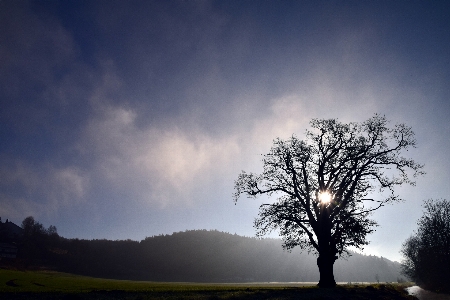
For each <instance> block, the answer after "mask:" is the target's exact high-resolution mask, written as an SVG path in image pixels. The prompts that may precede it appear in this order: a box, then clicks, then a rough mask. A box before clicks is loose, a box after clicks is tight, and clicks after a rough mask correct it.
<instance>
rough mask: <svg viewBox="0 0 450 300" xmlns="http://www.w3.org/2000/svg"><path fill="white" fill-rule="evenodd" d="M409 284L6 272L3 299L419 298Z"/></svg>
mask: <svg viewBox="0 0 450 300" xmlns="http://www.w3.org/2000/svg"><path fill="white" fill-rule="evenodd" d="M406 286H407V285H406V284H386V285H383V284H372V285H367V284H357V285H351V284H348V285H342V286H339V287H337V288H336V289H319V288H317V287H316V286H315V285H301V284H295V283H293V284H281V285H280V284H214V283H210V284H207V283H164V282H148V281H127V280H110V279H101V278H91V277H84V276H78V275H72V274H65V273H58V272H49V271H15V270H0V299H415V298H413V297H410V296H407V295H406V293H405V292H404V288H405V287H406Z"/></svg>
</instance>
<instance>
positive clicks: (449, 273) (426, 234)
mask: <svg viewBox="0 0 450 300" xmlns="http://www.w3.org/2000/svg"><path fill="white" fill-rule="evenodd" d="M424 208H425V213H424V215H423V216H422V217H421V218H420V219H419V221H418V222H417V224H418V226H419V228H418V230H417V234H415V235H413V236H411V237H410V238H408V239H407V240H406V241H405V243H403V245H402V250H401V253H402V254H403V256H404V257H405V260H404V261H403V262H402V269H403V273H404V274H405V275H406V276H408V277H409V278H410V279H412V280H414V281H416V282H417V283H418V284H419V285H422V286H424V287H427V288H430V289H440V290H442V289H446V290H450V202H449V201H447V200H432V199H430V200H427V201H425V203H424Z"/></svg>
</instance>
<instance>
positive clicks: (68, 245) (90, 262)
mask: <svg viewBox="0 0 450 300" xmlns="http://www.w3.org/2000/svg"><path fill="white" fill-rule="evenodd" d="M22 227H23V228H24V231H25V232H26V234H25V235H24V240H23V242H22V247H21V248H20V251H19V258H18V259H19V261H20V262H21V263H22V264H23V265H24V266H26V267H28V268H33V267H46V268H49V269H53V270H57V271H62V272H69V273H75V274H80V275H87V276H93V277H102V278H114V279H130V280H152V281H194V282H255V281H256V282H268V281H281V282H291V281H295V282H297V281H298V282H305V281H315V282H317V281H318V280H319V272H318V270H317V267H316V262H315V259H314V257H313V256H309V255H307V254H306V253H301V251H300V249H294V250H292V252H288V251H285V250H283V249H282V247H281V245H282V241H281V240H280V239H270V238H268V239H258V238H250V237H243V236H239V235H236V234H229V233H224V232H219V231H215V230H213V231H207V230H192V231H185V232H178V233H173V234H171V235H159V236H152V237H147V238H145V239H144V240H142V241H132V240H117V241H111V240H83V239H66V238H63V237H60V236H59V235H58V234H57V232H56V228H55V227H54V226H50V227H49V228H48V229H45V228H44V227H43V226H42V224H40V223H39V222H36V221H35V220H34V219H33V218H32V217H28V218H26V219H25V220H24V222H23V223H22ZM336 270H337V272H336V273H337V275H336V278H337V280H338V281H343V282H349V281H351V282H360V281H376V279H377V278H378V280H380V281H388V282H392V281H397V280H398V279H399V276H400V275H399V272H400V264H399V263H394V262H391V261H389V260H387V259H383V258H379V257H375V256H364V255H361V254H357V253H352V256H350V257H349V258H348V259H347V260H342V261H339V262H338V263H337V264H336Z"/></svg>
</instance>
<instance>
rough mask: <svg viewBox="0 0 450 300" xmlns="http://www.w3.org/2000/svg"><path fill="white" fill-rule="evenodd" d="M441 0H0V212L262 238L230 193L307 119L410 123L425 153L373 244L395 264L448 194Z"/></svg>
mask: <svg viewBox="0 0 450 300" xmlns="http://www.w3.org/2000/svg"><path fill="white" fill-rule="evenodd" d="M444 2H445V1H412V0H411V1H233V0H231V1H70V0H64V1H22V0H19V1H13V0H3V1H0V101H1V103H0V104H1V109H0V140H1V143H0V216H1V217H2V220H3V221H4V220H5V219H6V218H9V219H10V220H12V221H14V222H15V223H16V224H20V223H21V221H22V220H23V219H24V218H25V217H27V216H29V215H32V216H34V217H35V219H37V220H38V221H40V222H41V223H43V224H44V225H45V226H46V227H48V226H49V225H55V226H56V227H57V228H58V232H59V234H60V235H62V236H64V237H68V238H75V237H78V238H87V239H93V238H107V239H128V238H130V239H134V240H141V239H144V238H145V237H146V236H152V235H158V234H171V233H172V232H176V231H184V230H187V229H217V230H221V231H226V232H230V233H237V234H240V235H246V236H254V234H255V230H254V228H253V219H254V217H255V216H256V215H257V212H258V206H259V205H260V204H261V201H258V200H251V199H245V198H242V199H241V200H240V201H239V202H238V203H237V205H234V203H233V201H232V193H233V186H234V180H235V179H236V178H237V175H238V174H239V173H240V171H241V170H246V171H254V172H258V171H259V170H261V166H262V163H261V154H265V153H267V152H268V151H269V149H270V147H271V144H272V141H273V139H274V138H276V137H281V138H288V137H289V136H291V135H292V134H293V133H295V134H297V135H298V136H299V137H303V136H304V132H305V130H306V129H307V128H308V126H309V124H308V122H309V121H310V120H311V118H339V120H341V121H344V122H350V121H358V122H359V121H363V120H366V119H368V118H369V117H371V116H372V115H373V114H374V113H379V114H382V115H385V116H386V117H387V118H388V119H389V120H391V124H392V125H394V124H396V123H406V124H407V125H409V126H411V127H412V128H413V130H414V132H415V133H416V138H417V145H418V148H417V149H415V150H413V151H409V152H408V154H409V155H410V156H411V157H413V158H414V159H415V160H416V161H418V162H420V163H423V164H425V171H426V172H427V175H425V176H424V177H422V178H419V180H417V186H416V187H410V186H405V187H402V188H400V189H398V190H397V191H398V193H399V194H400V196H401V197H403V198H404V199H405V201H404V202H402V203H399V204H396V205H392V206H388V207H384V208H383V209H381V210H379V211H377V212H376V213H375V214H374V215H373V218H374V219H375V220H376V221H377V222H378V223H379V225H380V227H378V228H377V232H376V233H374V234H372V235H371V236H370V238H369V239H370V241H371V244H370V245H369V246H368V247H366V253H370V254H376V255H382V256H384V257H387V258H390V259H394V260H400V259H401V258H400V254H399V249H400V246H401V243H402V242H403V241H404V240H405V239H406V238H408V237H409V235H411V234H412V233H413V231H414V229H415V228H416V225H415V224H416V221H417V219H418V218H419V217H420V216H421V214H422V207H421V204H422V201H423V200H425V199H428V198H447V199H449V198H450V187H449V186H450V184H449V179H450V176H449V175H450V161H449V158H448V155H449V154H448V149H450V141H449V140H450V139H449V136H450V125H449V122H448V117H449V113H450V99H449V96H450V93H449V92H450V74H449V72H450V60H449V57H450V23H449V18H448V16H449V14H450V7H449V4H448V3H447V4H443V3H444Z"/></svg>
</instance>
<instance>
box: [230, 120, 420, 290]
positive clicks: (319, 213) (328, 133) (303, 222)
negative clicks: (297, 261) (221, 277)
mask: <svg viewBox="0 0 450 300" xmlns="http://www.w3.org/2000/svg"><path fill="white" fill-rule="evenodd" d="M310 124H311V127H312V128H313V130H312V131H309V130H308V131H306V139H305V140H299V139H298V138H297V137H295V136H292V137H291V138H290V139H289V140H287V141H284V140H281V139H276V140H275V141H274V144H273V146H272V148H271V150H270V152H269V153H268V154H266V155H265V156H264V159H263V165H264V169H263V172H262V173H261V174H259V175H257V174H253V173H246V172H244V171H242V173H241V174H240V175H239V177H238V179H237V180H236V181H235V193H234V201H237V200H238V198H239V197H240V196H241V195H242V194H244V195H247V196H248V197H250V198H256V197H257V196H260V195H264V194H265V195H268V196H271V195H272V194H277V195H278V198H277V200H276V201H274V202H273V203H268V204H262V205H261V206H260V210H259V216H258V218H256V220H255V228H256V229H257V235H258V236H263V235H265V234H266V233H268V232H270V231H272V230H279V233H280V235H281V236H282V237H283V241H284V247H285V248H287V249H292V248H293V247H295V246H299V247H300V248H302V249H305V250H307V251H312V252H313V253H314V254H316V255H318V258H317V265H318V267H319V272H320V281H319V286H320V287H333V286H335V285H336V282H335V280H334V274H333V265H334V262H335V261H336V259H337V258H338V257H339V256H341V255H342V254H343V253H348V251H347V249H348V247H349V246H354V247H356V248H359V249H361V248H362V247H363V246H364V245H367V244H368V243H367V240H366V236H367V234H369V233H371V232H373V231H374V226H376V223H375V222H374V221H373V220H370V219H369V215H370V214H371V213H372V212H373V211H375V210H377V209H379V208H380V207H382V206H384V205H385V204H388V203H392V202H397V201H399V200H401V199H400V198H399V197H398V195H396V194H395V192H394V187H395V186H399V185H402V184H404V183H407V184H411V185H414V184H415V183H414V181H412V180H411V179H412V178H415V177H416V176H418V175H420V174H423V172H422V168H423V166H422V165H420V164H417V163H416V162H414V161H413V160H412V159H408V158H404V157H403V156H401V154H402V152H403V151H404V150H408V148H410V147H415V144H416V142H415V139H414V133H413V131H412V130H411V128H410V127H408V126H405V125H404V124H398V125H395V126H394V127H392V128H389V127H388V122H387V120H386V118H385V117H384V116H379V115H375V116H374V117H372V118H370V119H368V120H367V121H365V122H362V123H348V124H344V123H341V122H338V121H337V120H336V119H330V120H320V119H313V120H312V121H311V122H310ZM375 192H379V195H377V197H376V198H374V197H370V196H373V195H374V193H375Z"/></svg>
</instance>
